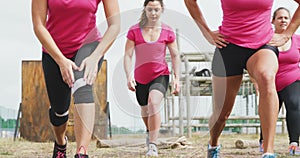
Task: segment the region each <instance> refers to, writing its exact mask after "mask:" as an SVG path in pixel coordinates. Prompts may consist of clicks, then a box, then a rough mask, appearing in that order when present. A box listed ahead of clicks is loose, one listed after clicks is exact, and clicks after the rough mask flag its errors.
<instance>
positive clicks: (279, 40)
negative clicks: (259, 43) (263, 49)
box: [269, 0, 300, 47]
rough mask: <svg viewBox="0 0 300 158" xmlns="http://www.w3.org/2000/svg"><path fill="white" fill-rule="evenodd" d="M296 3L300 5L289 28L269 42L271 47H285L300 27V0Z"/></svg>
mask: <svg viewBox="0 0 300 158" xmlns="http://www.w3.org/2000/svg"><path fill="white" fill-rule="evenodd" d="M295 2H296V3H298V7H297V9H296V11H295V13H294V14H293V17H292V20H291V22H290V24H289V26H288V27H287V29H286V30H285V31H284V32H283V33H281V34H274V36H273V38H272V39H271V41H270V42H269V44H270V45H273V46H278V47H280V46H282V45H284V44H285V43H286V42H287V41H288V40H289V39H290V38H291V37H292V35H293V34H294V33H295V32H296V30H297V29H298V27H299V25H300V7H299V4H300V0H295Z"/></svg>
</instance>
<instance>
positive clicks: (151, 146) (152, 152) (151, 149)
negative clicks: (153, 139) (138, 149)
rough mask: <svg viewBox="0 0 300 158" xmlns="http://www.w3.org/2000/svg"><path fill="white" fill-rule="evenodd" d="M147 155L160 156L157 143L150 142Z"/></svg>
mask: <svg viewBox="0 0 300 158" xmlns="http://www.w3.org/2000/svg"><path fill="white" fill-rule="evenodd" d="M146 156H147V157H149V156H150V157H157V156H158V151H157V147H156V145H155V144H152V143H150V144H149V149H148V152H147V154H146Z"/></svg>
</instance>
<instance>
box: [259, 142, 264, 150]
mask: <svg viewBox="0 0 300 158" xmlns="http://www.w3.org/2000/svg"><path fill="white" fill-rule="evenodd" d="M259 152H262V153H263V152H264V142H263V141H259Z"/></svg>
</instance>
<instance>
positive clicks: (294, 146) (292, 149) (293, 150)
mask: <svg viewBox="0 0 300 158" xmlns="http://www.w3.org/2000/svg"><path fill="white" fill-rule="evenodd" d="M289 152H290V155H300V150H299V147H298V143H297V142H292V143H291V144H290V146H289Z"/></svg>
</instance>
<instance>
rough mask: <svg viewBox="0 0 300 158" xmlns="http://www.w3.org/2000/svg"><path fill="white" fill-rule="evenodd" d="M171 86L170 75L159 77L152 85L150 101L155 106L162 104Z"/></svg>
mask: <svg viewBox="0 0 300 158" xmlns="http://www.w3.org/2000/svg"><path fill="white" fill-rule="evenodd" d="M168 85H169V75H163V76H159V77H157V78H156V79H154V80H153V81H152V82H151V83H150V87H149V98H148V99H149V100H151V102H152V103H153V104H160V102H161V101H162V99H163V97H164V96H165V94H166V92H167V89H168Z"/></svg>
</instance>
